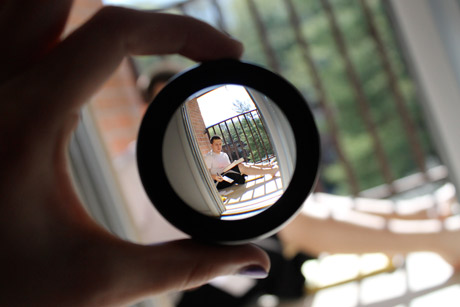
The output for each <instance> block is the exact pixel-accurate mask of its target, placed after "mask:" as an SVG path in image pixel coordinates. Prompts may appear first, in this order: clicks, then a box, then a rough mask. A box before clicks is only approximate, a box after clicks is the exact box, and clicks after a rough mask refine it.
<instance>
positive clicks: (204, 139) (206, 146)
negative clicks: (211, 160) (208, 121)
mask: <svg viewBox="0 0 460 307" xmlns="http://www.w3.org/2000/svg"><path fill="white" fill-rule="evenodd" d="M187 112H188V115H189V117H190V122H191V124H192V127H193V131H194V132H195V136H196V139H197V142H198V146H199V147H200V151H201V154H202V155H204V154H206V153H208V152H209V151H210V150H211V144H210V143H209V137H208V135H207V133H206V126H205V124H204V121H203V116H202V115H201V111H200V107H199V106H198V102H197V100H196V99H192V100H190V101H188V102H187Z"/></svg>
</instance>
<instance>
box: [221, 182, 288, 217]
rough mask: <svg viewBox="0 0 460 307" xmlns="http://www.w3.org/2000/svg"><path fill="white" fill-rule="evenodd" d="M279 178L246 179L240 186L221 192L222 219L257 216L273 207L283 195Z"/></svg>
mask: <svg viewBox="0 0 460 307" xmlns="http://www.w3.org/2000/svg"><path fill="white" fill-rule="evenodd" d="M282 188H283V186H282V182H281V178H279V177H275V178H273V179H272V178H271V176H268V175H267V176H259V177H252V178H251V177H248V181H247V182H246V183H245V184H242V185H233V186H231V187H229V188H226V189H223V190H221V191H220V192H219V193H220V194H221V196H222V197H224V199H225V200H224V205H225V207H226V209H227V210H226V211H224V212H223V213H222V219H241V218H243V217H244V218H246V217H249V216H252V215H254V214H258V213H260V212H262V211H263V210H265V209H266V208H268V207H269V206H271V205H273V204H274V203H275V202H276V201H277V200H278V199H279V198H280V197H281V195H282V194H283V189H282Z"/></svg>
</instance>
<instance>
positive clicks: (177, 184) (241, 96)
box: [164, 85, 295, 220]
mask: <svg viewBox="0 0 460 307" xmlns="http://www.w3.org/2000/svg"><path fill="white" fill-rule="evenodd" d="M178 123H181V124H178ZM286 128H287V129H286ZM289 128H290V126H289V124H288V123H287V120H286V119H285V117H284V115H283V114H282V112H281V111H280V110H279V108H278V107H277V106H276V104H274V103H273V102H272V101H271V100H270V99H269V98H268V97H266V96H265V95H263V94H262V93H260V92H258V91H256V90H253V89H250V88H247V87H243V86H239V85H222V86H216V87H213V88H207V89H205V90H202V91H200V92H199V93H196V94H194V95H193V96H191V97H189V99H188V100H187V101H186V102H185V103H184V104H183V105H182V107H181V108H180V110H178V111H177V112H176V115H175V116H174V118H173V120H172V121H171V123H170V125H169V126H168V130H167V135H169V137H167V138H166V140H168V141H167V143H168V144H164V148H165V150H164V160H165V161H164V162H165V168H166V170H167V175H168V179H169V180H170V183H171V185H172V186H173V188H174V190H175V191H176V193H177V194H178V195H179V196H180V197H181V198H182V199H183V200H184V201H185V202H186V203H188V204H189V205H190V206H192V208H194V209H195V210H197V211H199V212H201V213H203V214H206V215H210V216H214V217H216V218H220V219H225V220H232V219H242V218H248V217H251V216H254V215H256V214H259V213H261V212H263V211H264V210H266V209H267V208H269V207H270V206H272V205H273V204H275V203H276V201H277V200H278V199H279V198H280V197H281V196H282V194H283V192H284V190H285V188H286V187H287V185H288V184H289V181H290V179H291V175H292V169H293V167H294V160H295V157H294V154H293V152H294V148H293V147H295V145H293V142H294V141H293V135H292V131H290V129H289ZM174 130H180V131H179V132H177V131H176V132H173V131H174ZM168 131H169V132H168ZM173 142H176V143H181V144H180V145H178V144H173ZM171 148H176V150H173V149H171ZM173 151H175V153H174V154H177V151H179V152H180V151H182V152H183V153H184V155H185V156H186V158H185V159H186V160H187V161H188V167H189V168H188V169H187V170H184V171H187V172H191V173H192V174H184V172H181V171H177V170H175V167H174V166H175V163H174V159H172V158H171V154H172V153H173ZM178 164H180V163H178ZM178 164H177V165H178ZM177 165H176V166H177ZM178 176H186V177H187V178H188V179H184V178H178ZM184 185H186V186H187V187H184Z"/></svg>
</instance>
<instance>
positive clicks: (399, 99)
mask: <svg viewBox="0 0 460 307" xmlns="http://www.w3.org/2000/svg"><path fill="white" fill-rule="evenodd" d="M360 3H361V7H362V9H363V12H364V19H365V20H366V24H367V27H368V29H369V33H370V35H371V37H372V39H373V40H374V42H375V45H376V47H377V52H378V54H379V56H380V59H381V61H382V65H383V70H384V72H385V75H386V76H387V79H388V85H389V87H390V90H391V93H392V94H393V97H394V101H395V105H396V108H397V110H398V113H399V114H400V116H401V122H402V124H403V127H404V130H405V132H406V134H407V139H408V141H409V144H410V149H411V151H412V155H413V157H414V160H415V162H416V165H417V167H418V169H419V170H420V171H421V172H423V173H425V174H426V163H425V156H424V153H423V149H422V146H421V145H420V142H419V140H418V138H417V132H416V128H415V124H414V122H413V120H412V118H411V116H410V114H409V111H408V109H407V107H406V105H405V104H404V96H403V94H402V92H401V89H400V87H399V86H398V80H397V77H396V74H395V72H394V70H393V67H392V66H391V63H390V59H389V57H388V54H387V51H386V49H385V44H384V43H383V40H382V37H381V35H380V33H379V31H378V29H377V26H376V24H375V22H374V18H373V16H372V12H371V9H370V7H369V4H368V3H367V2H366V0H360Z"/></svg>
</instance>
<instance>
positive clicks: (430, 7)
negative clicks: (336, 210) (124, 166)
mask: <svg viewBox="0 0 460 307" xmlns="http://www.w3.org/2000/svg"><path fill="white" fill-rule="evenodd" d="M103 5H119V6H126V7H131V8H136V9H143V10H157V11H161V12H166V13H172V14H185V15H190V16H193V17H195V18H198V19H201V20H204V21H205V22H207V23H210V24H212V25H213V26H215V27H216V28H218V29H220V30H222V31H224V32H226V33H228V34H229V35H231V36H233V37H235V38H237V39H238V40H240V41H242V42H243V44H244V46H245V52H244V55H243V60H245V61H249V62H253V63H256V64H259V65H262V66H264V67H266V68H268V69H270V70H272V71H274V72H276V73H279V74H280V75H282V76H283V77H285V78H286V79H288V80H289V81H290V82H291V83H293V84H294V85H295V86H296V87H297V88H298V89H299V90H300V92H301V93H302V94H303V95H304V97H305V98H306V100H307V102H308V104H309V106H310V108H311V109H312V110H313V113H314V115H315V119H316V121H317V125H318V127H319V129H320V133H321V139H322V153H323V155H322V169H321V173H320V177H319V182H318V186H317V188H316V191H318V192H327V193H330V194H334V195H344V196H351V197H356V196H362V197H370V198H374V199H411V198H414V197H417V196H421V195H430V194H431V193H434V192H435V191H436V190H437V189H439V188H440V187H441V186H443V185H445V184H446V183H451V184H453V186H456V187H458V186H457V184H458V179H457V178H458V176H459V175H460V168H459V163H460V159H458V154H457V153H458V149H459V148H460V145H459V142H460V137H459V132H458V131H459V128H458V126H457V119H456V118H457V114H460V113H458V112H460V110H459V108H460V104H459V98H460V94H459V92H458V81H459V80H458V75H459V72H460V71H459V70H458V69H457V68H458V62H459V61H458V53H456V51H457V49H458V46H460V44H459V43H458V40H459V39H460V35H459V38H457V37H456V36H455V33H460V32H456V31H458V30H459V29H460V25H459V24H458V23H459V22H460V18H458V17H460V8H459V3H458V2H457V1H454V0H446V1H442V2H441V3H438V2H437V1H434V0H433V1H429V0H422V1H414V0H408V1H384V0H359V1H358V0H356V1H352V0H188V1H185V0H183V1H179V0H176V1H173V0H170V1H168V0H161V1H160V0H105V1H96V0H76V1H75V5H74V9H73V11H72V15H71V23H70V25H69V28H68V32H70V31H71V30H72V29H73V28H75V27H76V26H78V25H80V24H81V23H82V22H84V21H85V20H86V19H87V18H89V17H90V16H91V15H92V14H93V13H94V12H95V11H96V10H97V9H98V8H100V7H101V6H103ZM194 64H195V63H193V62H191V61H188V60H186V59H184V58H181V57H178V56H155V57H149V56H142V57H139V56H132V57H129V58H127V59H126V60H125V61H124V62H123V63H122V65H121V66H120V67H119V69H118V71H117V73H116V74H115V75H114V76H113V77H112V78H111V79H110V80H108V81H107V83H106V84H105V85H104V87H103V88H102V89H101V91H100V92H98V94H97V95H96V96H95V97H94V98H93V101H92V102H91V104H90V107H89V115H90V117H91V118H92V119H94V125H95V128H96V130H97V131H98V133H99V136H100V140H102V143H103V148H102V149H101V150H102V151H103V152H104V154H105V155H106V158H107V160H109V161H115V160H117V159H118V158H119V157H120V156H122V155H123V153H124V152H125V151H126V149H127V148H128V147H129V146H130V144H132V142H133V141H134V140H135V138H136V134H137V130H138V127H139V123H140V118H141V116H142V112H143V110H144V109H143V108H144V107H143V104H142V102H143V100H144V94H145V93H144V92H143V90H144V89H145V86H146V83H148V80H149V78H150V76H151V74H152V73H154V72H155V70H156V69H158V67H161V66H164V65H173V66H174V67H183V68H186V67H190V66H191V65H194ZM102 215H104V214H102ZM106 215H107V214H106ZM108 219H110V218H108ZM115 219H116V218H115ZM109 224H110V223H109ZM109 228H110V227H109ZM114 228H117V227H114ZM453 244H458V243H453ZM430 257H431V256H430ZM343 259H345V258H342V259H339V260H337V259H336V262H335V263H341V262H340V261H343ZM376 259H377V260H376V262H375V263H377V264H375V265H374V266H375V268H376V269H375V271H378V270H379V268H381V267H383V268H385V267H386V266H387V265H388V264H387V263H386V262H385V261H387V260H385V259H384V260H381V258H379V256H378V255H377V258H376ZM429 259H431V258H429ZM348 261H351V262H353V261H356V258H348ZM382 261H383V262H382ZM422 262H423V261H422ZM349 263H350V262H346V261H345V262H344V263H341V265H340V267H341V268H342V269H343V268H345V267H347V266H348V265H349ZM382 263H383V264H382ZM316 264H317V263H316ZM430 264H433V265H435V264H436V260H433V262H430ZM419 265H420V264H419ZM444 265H445V264H444V263H442V261H441V262H440V266H441V269H439V270H438V273H439V272H444V273H445V274H444V275H442V276H443V277H439V276H438V277H433V276H434V275H430V276H429V277H428V279H431V280H437V281H439V283H437V284H436V285H430V286H428V288H430V287H431V288H433V289H435V288H436V289H439V287H440V286H439V285H440V284H443V283H445V282H446V281H447V280H450V281H452V278H454V277H453V276H454V274H453V271H452V270H450V269H446V268H445V266H444ZM422 266H423V265H422ZM307 267H308V266H305V268H307ZM309 267H310V268H312V264H311V263H310V266H309ZM316 268H317V267H316ZM330 268H331V266H330V267H329V269H327V270H329V271H328V272H332V271H333V272H334V273H332V274H336V273H337V270H332V271H331V270H330ZM418 268H420V266H419V267H418ZM406 269H407V268H406ZM371 271H372V270H371ZM415 271H417V270H415ZM415 271H414V272H415ZM323 272H325V271H323ZM353 274H354V275H353ZM398 274H399V273H398ZM404 274H409V273H408V271H405V273H404ZM320 275H321V274H320ZM323 275H324V273H323ZM351 275H352V276H355V277H356V276H358V275H359V274H357V273H356V270H355V271H354V273H351ZM404 276H406V275H404ZM408 276H409V275H407V276H406V277H405V278H407V280H408V279H409V277H408ZM318 278H320V277H318ZM395 278H396V277H395ZM352 279H353V278H352ZM338 280H339V281H340V280H347V278H346V277H340V278H338ZM355 280H358V279H355ZM419 280H420V279H419ZM310 282H314V281H311V280H310ZM388 282H389V283H388V284H380V286H378V285H377V286H375V287H377V288H375V287H374V288H373V289H374V291H375V289H378V290H382V285H386V286H388V285H390V284H392V285H395V282H394V280H391V279H390V280H389V281H388ZM331 283H332V284H333V283H334V282H331ZM338 283H339V284H340V282H338ZM454 283H455V282H454ZM377 284H378V283H377ZM396 284H397V283H396ZM403 284H404V283H403ZM455 284H457V283H455ZM349 285H356V283H355V284H353V283H352V282H349V283H348V287H349ZM359 285H363V284H359ZM401 287H403V286H401ZM401 287H399V288H398V290H395V292H398V291H399V292H401V293H399V294H394V293H395V292H392V294H389V297H390V299H388V297H386V298H382V299H381V300H380V301H379V300H378V299H375V298H376V297H378V296H379V295H378V294H375V293H374V294H373V295H370V297H372V298H373V299H370V300H368V301H367V303H366V304H365V302H366V300H364V303H363V300H362V297H361V300H360V299H359V295H364V294H363V293H364V292H361V294H359V293H360V292H359V291H360V290H359V289H358V290H357V289H356V288H353V289H354V290H348V292H346V290H340V289H343V288H337V287H336V289H339V291H342V292H340V293H343V296H340V297H342V301H341V303H337V302H335V303H332V305H330V304H331V303H330V301H328V300H327V299H326V300H325V301H324V299H323V301H324V302H329V303H328V304H329V306H422V305H423V303H420V302H421V301H420V300H417V299H415V298H414V297H411V298H410V299H403V298H404V297H407V295H408V293H411V290H410V289H409V288H405V289H406V290H405V291H403V290H401ZM358 288H359V286H358ZM422 288H423V287H422ZM426 289H427V288H426V287H425V288H423V291H425V290H426ZM446 289H447V288H446ZM448 289H450V290H449V291H450V292H449V293H454V294H455V295H458V294H459V289H458V284H457V288H454V290H452V288H448ZM400 290H401V291H400ZM452 291H453V292H452ZM377 292H378V291H377ZM337 293H339V292H337ZM345 293H347V294H345ZM350 293H354V294H351V297H352V299H350V300H348V301H347V300H346V299H345V297H347V295H349V294H350ZM412 294H413V293H412ZM424 294H426V293H425V292H424ZM405 295H406V296H405ZM332 296H336V294H332ZM357 296H358V298H356V297H357ZM310 297H311V296H309V298H308V300H309V302H306V301H302V303H298V304H299V305H292V306H309V305H307V303H308V304H312V306H327V305H326V303H324V304H323V305H321V304H320V303H318V302H319V301H318V300H317V301H316V303H315V301H314V299H311V298H310ZM317 297H318V296H317ZM336 297H337V296H336ZM416 297H417V296H416ZM398 299H400V301H398ZM433 301H437V300H433V299H431V300H429V299H428V300H426V301H425V302H429V304H431V303H432V302H433ZM442 302H443V303H442V304H441V306H454V305H450V304H451V303H452V301H449V300H447V299H446V300H442ZM266 304H268V305H266V306H270V304H275V305H276V304H278V303H277V302H275V303H274V301H273V300H271V301H270V299H267V301H266ZM303 304H305V305H303ZM315 304H316V305H315ZM334 304H335V305H334ZM427 304H428V303H427ZM217 305H219V304H217ZM160 306H161V305H160ZM423 306H432V305H423ZM455 306H456V305H455Z"/></svg>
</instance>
